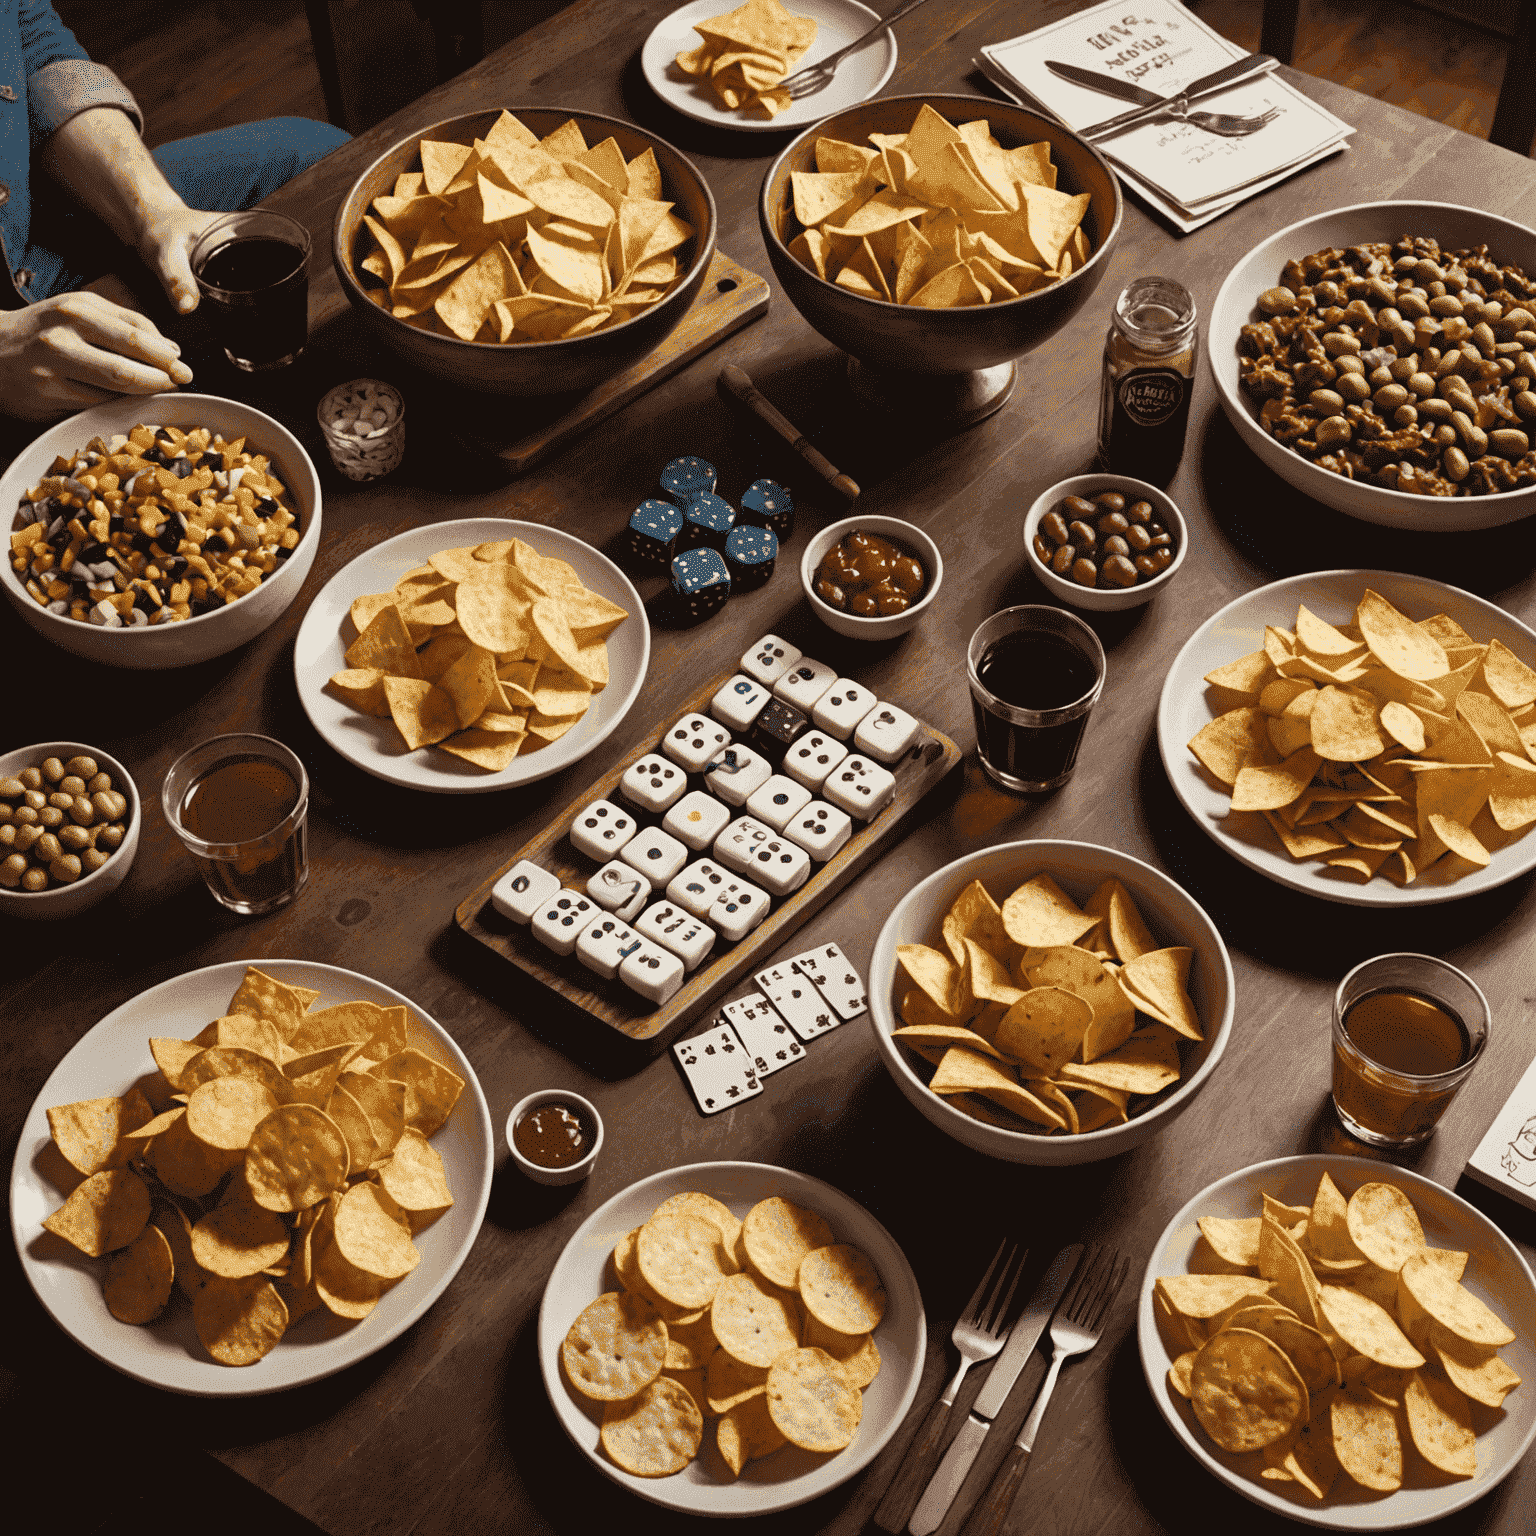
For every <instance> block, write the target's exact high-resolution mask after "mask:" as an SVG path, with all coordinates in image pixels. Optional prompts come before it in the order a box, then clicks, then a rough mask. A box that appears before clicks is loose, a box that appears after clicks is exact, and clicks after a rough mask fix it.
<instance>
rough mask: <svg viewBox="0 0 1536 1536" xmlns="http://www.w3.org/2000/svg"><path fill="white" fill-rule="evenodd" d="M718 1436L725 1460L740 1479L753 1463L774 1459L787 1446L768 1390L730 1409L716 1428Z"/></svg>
mask: <svg viewBox="0 0 1536 1536" xmlns="http://www.w3.org/2000/svg"><path fill="white" fill-rule="evenodd" d="M715 1437H716V1444H717V1445H718V1446H719V1449H720V1457H721V1460H723V1461H724V1462H725V1464H726V1466H728V1467H729V1468H730V1469H731V1472H732V1473H733V1474H734V1475H735V1476H737V1477H740V1476H741V1472H742V1469H743V1468H744V1467H745V1466H746V1464H747V1463H748V1462H749V1461H756V1460H758V1458H759V1457H763V1456H770V1455H772V1454H773V1452H774V1451H776V1450H778V1449H779V1447H780V1446H782V1445H785V1444H786V1443H787V1442H786V1440H785V1438H784V1434H783V1432H782V1431H781V1430H780V1429H779V1427H778V1425H777V1424H775V1423H774V1422H773V1415H772V1414H771V1413H770V1412H769V1409H768V1396H767V1393H766V1391H764V1392H761V1393H759V1394H757V1396H755V1397H749V1398H748V1399H747V1400H746V1401H745V1402H741V1403H737V1404H736V1405H735V1406H734V1407H733V1408H728V1409H727V1410H726V1411H725V1412H724V1413H723V1414H722V1415H721V1416H720V1422H719V1423H718V1424H717V1425H716V1426H715Z"/></svg>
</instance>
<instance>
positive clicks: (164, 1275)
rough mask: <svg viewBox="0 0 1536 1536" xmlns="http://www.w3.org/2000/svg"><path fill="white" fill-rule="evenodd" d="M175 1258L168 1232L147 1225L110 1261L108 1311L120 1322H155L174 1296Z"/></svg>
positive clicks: (108, 1270)
mask: <svg viewBox="0 0 1536 1536" xmlns="http://www.w3.org/2000/svg"><path fill="white" fill-rule="evenodd" d="M175 1278H176V1263H175V1258H174V1256H173V1255H172V1253H171V1245H170V1243H169V1242H167V1241H166V1236H165V1233H164V1232H162V1231H161V1230H160V1228H159V1227H157V1226H153V1225H151V1226H147V1227H145V1228H144V1230H143V1231H142V1232H140V1233H139V1235H138V1236H137V1237H136V1238H134V1240H133V1241H132V1242H131V1243H129V1245H128V1246H127V1247H126V1248H120V1249H119V1250H118V1251H117V1252H116V1253H114V1254H113V1255H112V1258H111V1260H110V1262H109V1263H108V1264H107V1278H106V1280H105V1282H104V1284H103V1287H102V1289H103V1291H104V1292H105V1295H106V1300H107V1311H109V1312H110V1313H111V1314H112V1316H113V1317H115V1318H116V1319H117V1320H118V1322H120V1323H152V1322H154V1320H155V1319H156V1318H157V1317H159V1316H160V1314H161V1313H162V1312H163V1311H164V1310H165V1304H166V1302H168V1301H169V1300H170V1299H171V1286H172V1284H174V1282H175Z"/></svg>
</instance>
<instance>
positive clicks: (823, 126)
mask: <svg viewBox="0 0 1536 1536" xmlns="http://www.w3.org/2000/svg"><path fill="white" fill-rule="evenodd" d="M901 102H915V103H917V105H918V106H923V105H925V104H926V105H927V106H930V107H932V108H933V109H934V111H935V112H938V113H939V114H940V116H943V117H946V118H947V117H948V112H947V111H946V107H945V105H944V104H945V103H950V102H954V103H967V104H969V105H966V106H960V107H957V108H956V110H959V111H971V110H975V109H978V108H984V109H988V110H994V111H995V110H998V109H1002V110H1003V111H1006V112H1023V113H1025V114H1026V115H1028V116H1029V117H1033V118H1035V119H1037V120H1038V121H1039V122H1041V123H1042V124H1044V125H1045V126H1046V127H1047V128H1049V129H1052V130H1053V131H1055V132H1058V133H1061V134H1064V135H1066V137H1068V138H1069V139H1072V140H1073V141H1075V142H1076V143H1078V144H1080V145H1082V147H1083V148H1084V149H1086V150H1087V151H1088V153H1089V154H1090V155H1092V156H1093V158H1094V159H1095V160H1097V161H1098V162H1099V165H1100V166H1101V167H1102V168H1103V170H1104V172H1105V175H1106V177H1107V178H1108V181H1109V186H1110V190H1111V191H1112V192H1113V193H1114V205H1113V217H1112V218H1111V219H1110V220H1109V227H1108V229H1107V230H1106V231H1105V234H1104V238H1103V239H1102V240H1100V241H1099V242H1098V244H1097V245H1096V246H1095V247H1094V249H1093V251H1092V252H1091V254H1090V255H1089V257H1088V260H1087V261H1085V262H1084V263H1083V264H1082V266H1080V267H1077V268H1075V269H1074V270H1073V271H1072V272H1071V273H1069V274H1068V275H1067V276H1066V277H1064V278H1061V279H1059V280H1058V281H1056V282H1054V283H1050V284H1048V285H1047V286H1046V287H1044V288H1036V289H1034V290H1033V291H1031V292H1029V293H1021V294H1020V295H1019V296H1018V297H1017V298H1014V299H1001V300H999V301H998V302H997V303H996V304H990V303H989V304H984V305H981V306H979V307H980V308H981V309H982V310H983V311H988V312H992V313H996V312H997V311H998V310H1000V309H1006V308H1008V307H1009V306H1011V305H1014V304H1027V303H1028V302H1029V301H1030V300H1031V299H1038V298H1042V297H1043V296H1045V295H1047V294H1059V293H1061V292H1062V291H1063V290H1064V289H1066V288H1067V287H1068V285H1069V284H1073V283H1076V282H1077V280H1078V279H1079V278H1080V277H1081V276H1082V275H1083V274H1084V273H1086V272H1088V271H1089V270H1090V269H1092V268H1093V267H1095V266H1097V265H1098V263H1099V259H1100V258H1101V257H1104V258H1105V259H1106V260H1107V258H1108V253H1109V252H1110V251H1111V250H1112V249H1113V247H1114V244H1115V241H1116V238H1117V236H1118V235H1119V233H1120V226H1121V224H1122V223H1123V222H1124V219H1125V194H1124V192H1123V191H1122V189H1121V186H1120V178H1119V177H1118V176H1117V175H1116V174H1115V171H1114V168H1113V167H1112V166H1111V165H1110V163H1109V161H1108V160H1106V159H1105V157H1104V155H1103V154H1102V153H1101V152H1100V150H1099V149H1098V147H1097V146H1096V145H1093V144H1090V143H1089V142H1088V141H1087V140H1086V139H1084V138H1082V137H1081V136H1080V135H1078V134H1076V133H1074V132H1073V131H1072V130H1071V129H1070V128H1068V127H1067V126H1066V124H1065V123H1062V122H1059V121H1057V120H1056V119H1055V118H1052V117H1049V116H1047V115H1046V114H1045V113H1043V112H1036V111H1035V110H1034V108H1032V107H1026V106H1023V105H1021V104H1020V103H1018V102H1013V101H999V100H998V99H997V98H996V97H995V96H967V95H964V94H963V93H960V92H935V91H923V92H918V93H916V94H912V95H907V96H879V97H876V98H875V99H874V100H873V101H862V102H860V103H858V105H857V106H852V107H845V108H844V109H843V110H842V111H841V112H834V113H832V114H831V116H829V117H824V118H823V119H822V120H821V121H820V122H819V123H812V124H811V126H810V127H809V128H806V129H804V130H803V131H802V132H800V133H798V134H796V135H795V137H794V138H793V139H791V140H790V142H789V143H788V144H786V145H785V146H784V148H783V149H782V150H781V151H780V152H779V153H778V155H777V156H775V158H774V161H773V164H772V165H770V166H769V167H768V169H767V170H766V171H765V172H764V173H763V184H762V187H761V188H760V189H759V191H758V195H757V205H758V222H759V223H760V225H761V226H762V229H763V238H764V242H765V243H766V244H767V245H768V252H769V255H770V257H772V256H773V255H774V254H775V251H776V250H777V251H778V252H781V253H782V254H783V257H784V259H785V260H786V261H791V262H794V264H795V265H796V266H797V267H799V268H800V270H801V271H802V272H804V273H805V275H806V277H808V278H809V279H810V280H811V281H812V282H813V283H816V284H817V285H818V286H820V287H822V288H825V289H827V290H828V291H829V292H830V293H836V294H838V295H840V296H841V297H844V298H851V299H857V300H859V301H860V302H861V303H864V304H878V305H879V306H880V307H881V308H882V309H893V310H910V309H911V308H912V306H911V305H910V304H898V303H896V302H895V301H894V300H889V299H876V298H871V297H870V296H869V295H868V294H864V293H855V292H854V291H853V290H852V289H851V288H839V287H838V286H837V284H836V283H829V282H828V281H827V280H826V278H824V277H822V276H820V275H819V274H818V273H816V272H815V271H814V270H812V269H811V268H810V267H807V266H805V265H804V264H803V263H802V262H801V261H800V260H799V258H798V257H796V256H794V255H792V254H791V252H790V249H789V246H788V244H787V242H785V241H784V240H783V239H782V238H781V237H780V235H779V231H778V229H777V227H776V225H775V222H774V214H775V212H776V210H775V209H773V208H770V207H769V205H768V189H769V187H771V186H772V185H773V181H774V178H775V177H776V176H777V175H778V174H779V167H780V166H782V165H784V164H786V163H787V161H788V160H789V157H790V156H791V155H793V154H794V152H795V151H796V150H797V149H799V147H800V146H801V144H803V143H804V142H805V140H807V139H809V138H813V137H814V138H823V137H825V136H826V135H827V133H828V132H829V130H831V129H832V128H834V127H835V126H836V124H837V123H838V120H839V119H841V118H844V117H847V116H848V115H849V114H850V113H854V112H862V111H864V110H865V109H866V108H867V107H871V106H876V105H879V106H882V107H884V106H895V105H897V104H899V103H901ZM914 110H915V109H914ZM1089 206H1090V208H1091V207H1092V203H1091V201H1090V204H1089ZM1095 282H1097V278H1096V279H1095ZM969 312H970V306H967V307H966V308H965V309H931V310H928V311H927V313H928V314H930V315H949V314H964V313H969ZM938 323H939V324H943V323H944V322H943V321H940V322H938Z"/></svg>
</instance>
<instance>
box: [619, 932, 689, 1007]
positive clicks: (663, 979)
mask: <svg viewBox="0 0 1536 1536" xmlns="http://www.w3.org/2000/svg"><path fill="white" fill-rule="evenodd" d="M619 980H620V981H622V982H623V983H624V985H625V986H626V987H629V988H631V989H632V990H633V991H635V992H638V993H639V994H640V995H641V997H643V998H645V999H646V1000H647V1001H649V1002H652V1003H654V1004H655V1005H656V1006H657V1007H658V1008H659V1007H660V1006H661V1005H662V1004H663V1003H664V1002H666V1001H667V999H668V998H669V997H671V996H672V995H673V993H675V992H676V991H677V989H678V988H679V987H681V986H682V984H683V962H682V961H681V960H679V959H678V958H677V956H676V955H674V954H673V953H672V952H671V951H670V950H666V949H663V948H662V947H661V945H659V944H653V943H651V941H650V940H649V939H641V940H640V946H639V948H638V949H636V950H634V951H633V952H632V953H630V954H628V955H626V956H625V957H624V960H623V963H622V964H621V965H620V966H619Z"/></svg>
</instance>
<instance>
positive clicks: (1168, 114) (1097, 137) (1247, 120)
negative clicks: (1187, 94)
mask: <svg viewBox="0 0 1536 1536" xmlns="http://www.w3.org/2000/svg"><path fill="white" fill-rule="evenodd" d="M1279 115H1280V109H1279V107H1271V108H1270V109H1269V110H1268V111H1267V112H1260V113H1258V114H1257V115H1255V116H1253V117H1239V116H1237V115H1236V114H1234V113H1231V112H1197V111H1192V110H1191V109H1190V108H1189V107H1181V106H1180V104H1179V100H1178V98H1177V97H1174V98H1173V99H1172V100H1170V101H1169V103H1168V105H1167V106H1166V107H1164V108H1163V109H1162V111H1161V112H1158V113H1155V114H1154V115H1153V116H1151V117H1143V118H1140V119H1138V120H1137V121H1136V122H1134V123H1126V124H1124V125H1123V126H1122V127H1105V128H1103V129H1100V130H1097V131H1095V130H1094V129H1092V128H1088V129H1085V130H1084V131H1083V132H1082V133H1081V134H1080V135H1079V137H1080V138H1082V139H1085V140H1086V141H1087V142H1088V143H1089V144H1097V143H1099V142H1100V141H1101V140H1103V139H1112V138H1114V136H1115V135H1116V134H1117V133H1123V132H1125V131H1127V130H1128V129H1131V128H1142V127H1145V125H1146V124H1148V123H1156V122H1161V121H1162V120H1163V119H1164V118H1173V119H1174V120H1175V121H1177V122H1181V123H1193V124H1194V125H1195V127H1197V128H1204V129H1205V130H1206V132H1207V133H1215V134H1220V135H1221V137H1222V138H1224V139H1241V138H1245V137H1247V135H1248V134H1250V133H1257V132H1258V131H1259V129H1260V128H1262V127H1264V126H1265V124H1267V123H1272V122H1274V120H1275V119H1276V118H1277V117H1279Z"/></svg>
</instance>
